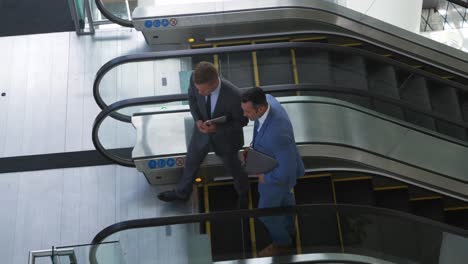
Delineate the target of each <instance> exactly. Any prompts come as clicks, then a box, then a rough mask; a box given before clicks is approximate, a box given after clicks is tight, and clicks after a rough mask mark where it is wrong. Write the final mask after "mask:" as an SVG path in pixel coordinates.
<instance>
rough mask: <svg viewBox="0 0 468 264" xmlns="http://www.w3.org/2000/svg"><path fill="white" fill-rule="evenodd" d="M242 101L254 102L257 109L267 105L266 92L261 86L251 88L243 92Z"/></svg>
mask: <svg viewBox="0 0 468 264" xmlns="http://www.w3.org/2000/svg"><path fill="white" fill-rule="evenodd" d="M241 100H242V103H248V102H252V105H253V107H254V108H255V109H258V107H260V106H267V105H268V102H267V100H266V95H265V92H264V91H263V90H262V89H261V88H250V89H248V90H246V91H245V92H244V93H243V94H242V98H241Z"/></svg>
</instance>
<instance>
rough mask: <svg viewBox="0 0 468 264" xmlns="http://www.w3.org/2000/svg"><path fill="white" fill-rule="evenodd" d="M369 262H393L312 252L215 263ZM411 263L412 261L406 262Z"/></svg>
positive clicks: (376, 263) (391, 263)
mask: <svg viewBox="0 0 468 264" xmlns="http://www.w3.org/2000/svg"><path fill="white" fill-rule="evenodd" d="M302 262H304V263H369V264H371V263H372V264H393V262H389V261H386V260H382V259H378V258H373V257H368V256H362V255H356V254H345V253H311V254H301V255H295V256H278V257H274V258H272V257H265V258H255V259H243V260H227V261H217V262H214V263H215V264H274V263H302ZM405 263H411V262H409V261H408V262H405Z"/></svg>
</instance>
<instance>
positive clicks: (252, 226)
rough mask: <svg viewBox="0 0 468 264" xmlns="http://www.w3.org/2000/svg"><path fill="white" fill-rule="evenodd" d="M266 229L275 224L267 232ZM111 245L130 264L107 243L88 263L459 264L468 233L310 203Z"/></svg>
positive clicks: (162, 224)
mask: <svg viewBox="0 0 468 264" xmlns="http://www.w3.org/2000/svg"><path fill="white" fill-rule="evenodd" d="M265 223H270V224H271V223H275V224H274V225H272V226H270V229H268V228H266V225H265ZM285 223H292V224H291V225H289V224H285ZM270 230H271V231H273V232H276V233H278V234H283V237H286V238H287V239H288V241H289V242H290V244H288V245H284V246H282V247H275V249H274V250H272V251H271V250H270V251H269V250H264V249H265V248H267V247H268V246H269V245H270V244H271V243H272V240H271V235H270V232H271V231H270ZM282 240H284V239H282ZM105 241H119V244H120V246H121V248H122V252H123V254H122V255H123V260H124V262H109V258H110V256H109V253H112V252H116V251H115V250H114V251H112V250H111V251H110V250H109V248H108V246H107V244H106V245H96V246H95V247H93V248H92V249H91V251H90V255H89V260H90V263H93V264H103V263H168V264H169V263H217V262H220V261H229V260H241V259H244V260H245V259H257V258H260V257H270V256H272V254H273V255H277V256H283V260H284V259H287V260H288V261H283V262H277V263H294V261H293V260H294V259H302V260H304V258H307V257H311V258H316V257H317V255H314V254H316V253H321V255H322V257H323V258H325V257H327V256H328V257H330V256H335V257H334V258H338V257H337V256H340V257H343V256H348V258H350V259H347V260H343V259H342V261H343V262H340V263H424V264H431V263H451V264H458V263H460V264H461V263H465V262H463V261H465V260H466V248H468V231H467V230H462V229H457V228H454V227H451V226H448V225H445V224H441V223H438V222H435V221H432V220H428V219H426V218H420V217H416V216H413V215H409V214H405V213H401V212H397V211H392V210H388V209H380V208H374V207H366V206H355V205H304V206H296V207H288V208H270V209H254V210H250V211H249V210H241V211H224V212H215V213H207V214H198V215H187V216H175V217H164V218H152V219H141V220H132V221H126V222H121V223H118V224H115V225H112V226H109V227H107V228H105V229H104V230H102V231H101V232H100V233H98V234H97V235H96V237H95V238H94V242H95V243H98V242H99V243H101V242H105ZM285 241H286V240H285ZM112 245H114V244H112ZM106 246H107V247H106ZM115 247H116V246H114V248H115ZM117 254H118V255H117V256H115V259H116V260H117V259H119V258H121V255H120V253H118V252H117ZM343 254H344V255H343ZM331 258H333V257H331ZM363 258H364V259H367V260H363ZM358 259H359V260H360V261H358ZM315 260H317V259H315ZM321 261H322V262H320V261H311V262H308V263H323V262H325V259H322V260H321ZM331 261H337V259H331ZM329 262H330V259H328V262H326V263H329ZM78 263H81V262H78ZM83 263H87V262H83ZM242 263H244V262H242ZM249 263H250V262H249ZM262 263H263V262H262ZM268 263H270V262H268ZM273 263H276V262H273Z"/></svg>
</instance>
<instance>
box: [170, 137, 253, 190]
mask: <svg viewBox="0 0 468 264" xmlns="http://www.w3.org/2000/svg"><path fill="white" fill-rule="evenodd" d="M195 145H196V144H190V145H189V149H188V152H187V157H186V158H185V168H184V173H183V175H182V178H180V180H179V183H178V184H177V187H176V188H175V191H176V194H177V195H178V196H179V197H182V198H185V197H188V196H190V194H191V193H192V184H193V182H194V180H195V178H196V176H197V172H198V170H199V169H200V165H201V163H202V162H203V160H204V159H205V157H206V155H207V154H208V152H209V151H210V145H211V144H207V145H206V146H204V147H202V148H201V149H199V148H196V147H195ZM216 155H217V156H219V157H220V158H221V160H222V161H223V164H224V168H225V169H226V174H227V175H231V176H232V177H233V179H234V188H235V189H236V191H237V194H238V195H239V197H240V198H241V199H246V198H247V192H248V190H249V182H248V178H247V174H246V173H245V171H244V170H243V169H242V166H241V163H240V160H239V155H238V152H237V151H236V152H228V153H216Z"/></svg>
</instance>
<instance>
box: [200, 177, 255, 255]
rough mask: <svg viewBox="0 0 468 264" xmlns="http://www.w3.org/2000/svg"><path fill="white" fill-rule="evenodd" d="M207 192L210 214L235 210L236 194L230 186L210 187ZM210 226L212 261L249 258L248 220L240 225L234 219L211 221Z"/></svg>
mask: <svg viewBox="0 0 468 264" xmlns="http://www.w3.org/2000/svg"><path fill="white" fill-rule="evenodd" d="M208 190H209V194H208V195H209V207H210V212H217V211H226V210H236V209H237V193H236V191H235V190H234V187H233V185H232V184H226V185H217V186H210V187H208ZM210 226H211V248H212V254H213V261H222V260H228V259H241V258H245V257H250V256H251V252H252V245H251V243H250V231H249V224H248V219H244V220H243V222H242V224H241V220H240V219H238V218H235V217H233V218H232V219H222V220H219V221H211V223H210ZM242 229H243V232H242V231H241V230H242ZM243 252H245V255H244V253H243Z"/></svg>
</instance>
